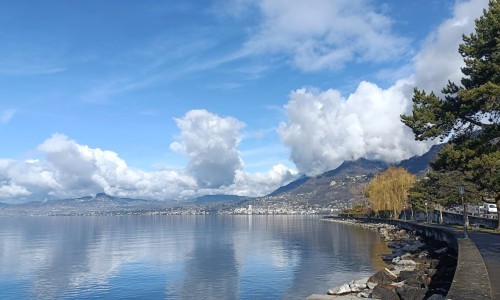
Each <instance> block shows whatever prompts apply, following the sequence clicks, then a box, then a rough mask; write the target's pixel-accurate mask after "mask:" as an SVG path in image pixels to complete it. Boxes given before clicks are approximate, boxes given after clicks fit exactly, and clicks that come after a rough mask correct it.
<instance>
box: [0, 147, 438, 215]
mask: <svg viewBox="0 0 500 300" xmlns="http://www.w3.org/2000/svg"><path fill="white" fill-rule="evenodd" d="M441 148H442V145H435V146H433V147H432V148H431V149H430V150H429V151H428V152H427V153H425V154H423V155H421V156H414V157H412V158H409V159H406V160H404V161H402V162H400V163H398V164H395V165H393V166H395V167H403V168H405V169H407V170H408V171H409V172H410V173H412V174H415V175H417V176H419V177H422V176H424V175H425V174H426V173H427V172H428V170H429V163H430V162H431V161H433V160H434V159H435V157H436V155H437V154H438V153H439V151H440V149H441ZM389 166H390V165H389V164H387V163H385V162H383V161H379V160H368V159H365V158H360V159H357V160H354V161H345V162H344V163H342V164H341V165H340V166H339V167H338V168H336V169H334V170H330V171H327V172H325V173H323V174H320V175H317V176H313V177H310V176H305V175H304V176H301V177H300V178H298V179H297V180H295V181H292V182H290V183H288V184H287V185H284V186H282V187H280V188H278V189H276V190H275V191H274V192H272V193H270V194H269V195H266V196H263V197H257V198H249V197H241V196H236V195H206V196H202V197H197V198H194V199H190V200H183V201H158V200H142V199H130V198H120V197H114V196H110V195H106V194H104V193H100V194H97V195H91V196H86V197H80V198H73V199H62V200H51V201H43V202H42V201H31V202H26V203H21V204H5V203H0V215H19V214H21V215H86V214H88V215H96V214H97V215H98V214H101V213H103V212H106V213H116V214H127V213H129V212H138V211H155V210H157V211H159V210H162V211H165V210H171V211H174V210H175V209H178V208H179V207H191V208H196V207H210V210H211V211H214V210H216V208H217V207H226V208H227V207H230V206H231V205H233V206H234V205H238V206H248V205H252V204H253V205H259V204H260V205H262V204H263V203H265V204H266V205H273V204H283V203H288V204H295V205H300V204H302V205H304V204H305V205H309V206H310V205H312V206H318V207H327V206H328V207H331V208H345V207H348V206H350V204H351V203H352V201H355V199H356V198H357V197H360V196H361V194H362V190H363V187H364V185H366V184H367V183H368V182H369V181H370V179H371V178H372V177H373V176H374V175H375V174H376V173H378V172H380V171H383V170H385V169H387V168H388V167H389Z"/></svg>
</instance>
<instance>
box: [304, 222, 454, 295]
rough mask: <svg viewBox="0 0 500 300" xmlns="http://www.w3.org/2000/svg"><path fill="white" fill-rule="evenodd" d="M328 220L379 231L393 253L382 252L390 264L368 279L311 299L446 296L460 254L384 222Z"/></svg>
mask: <svg viewBox="0 0 500 300" xmlns="http://www.w3.org/2000/svg"><path fill="white" fill-rule="evenodd" d="M324 220H325V221H331V222H340V223H347V224H352V225H356V226H363V227H365V228H369V229H372V230H376V231H378V232H379V234H380V236H381V237H382V239H383V240H384V241H386V242H387V246H388V247H389V248H390V249H391V250H392V253H391V254H381V257H382V259H383V260H384V261H385V262H386V263H387V264H388V267H387V268H385V269H383V270H380V271H378V272H377V273H375V274H374V275H372V276H371V277H368V278H364V279H360V280H353V281H351V282H348V283H345V284H343V285H342V286H339V287H334V288H331V289H329V290H328V291H327V293H326V294H313V295H311V296H309V297H307V300H325V299H335V300H341V299H345V300H347V299H362V298H374V299H390V300H392V299H394V300H399V299H403V300H421V299H431V300H439V299H445V296H446V294H447V293H448V290H449V288H450V286H451V283H452V280H453V275H454V273H455V268H456V263H457V261H456V253H453V250H452V249H449V248H448V247H447V245H446V244H444V243H442V242H438V241H435V240H423V239H422V238H421V237H419V236H416V235H415V234H414V233H412V232H407V231H405V230H402V229H399V228H398V227H396V226H393V225H389V224H384V223H368V222H361V221H358V220H352V219H339V218H335V219H324Z"/></svg>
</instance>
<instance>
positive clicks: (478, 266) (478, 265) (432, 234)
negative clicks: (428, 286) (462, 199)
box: [359, 216, 496, 300]
mask: <svg viewBox="0 0 500 300" xmlns="http://www.w3.org/2000/svg"><path fill="white" fill-rule="evenodd" d="M452 217H455V216H452ZM481 219H483V218H481ZM359 220H361V221H364V222H373V223H381V222H384V223H388V224H392V225H396V226H398V227H400V228H403V229H405V230H409V231H415V232H416V233H417V234H419V235H422V236H425V237H428V238H433V239H436V240H438V241H442V242H446V243H447V244H448V246H449V247H452V248H454V249H455V250H456V251H457V253H458V258H457V269H456V271H455V276H454V277H453V284H452V285H451V288H450V290H449V292H448V295H447V296H446V299H477V300H483V299H485V300H486V299H491V295H492V292H491V281H490V279H489V276H488V271H487V269H486V265H485V264H484V261H483V258H482V256H481V254H480V253H479V250H478V249H477V247H476V245H475V244H474V242H472V240H470V239H464V238H462V233H461V232H455V231H453V230H451V229H448V228H443V227H435V226H430V225H427V224H421V223H420V224H419V223H412V222H407V221H400V220H384V219H370V218H362V219H359ZM469 221H470V223H472V224H473V222H474V221H475V218H474V219H469ZM495 221H496V220H495ZM462 224H463V222H462Z"/></svg>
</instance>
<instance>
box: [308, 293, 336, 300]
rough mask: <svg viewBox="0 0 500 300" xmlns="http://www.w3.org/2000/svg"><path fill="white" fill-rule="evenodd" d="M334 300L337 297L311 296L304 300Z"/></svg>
mask: <svg viewBox="0 0 500 300" xmlns="http://www.w3.org/2000/svg"><path fill="white" fill-rule="evenodd" d="M334 299H337V297H335V296H330V295H324V294H312V295H310V296H308V297H307V298H306V300H334Z"/></svg>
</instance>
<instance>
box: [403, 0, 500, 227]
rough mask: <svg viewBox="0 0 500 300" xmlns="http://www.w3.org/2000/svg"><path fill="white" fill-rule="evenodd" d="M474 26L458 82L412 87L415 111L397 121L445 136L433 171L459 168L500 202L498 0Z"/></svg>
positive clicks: (424, 134) (463, 48) (420, 135)
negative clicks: (438, 86) (434, 88)
mask: <svg viewBox="0 0 500 300" xmlns="http://www.w3.org/2000/svg"><path fill="white" fill-rule="evenodd" d="M475 25H476V27H475V32H474V33H472V34H470V35H464V36H463V43H462V44H461V45H460V46H459V49H458V51H459V53H460V54H461V55H462V57H463V59H464V62H465V67H463V68H462V69H461V71H462V73H463V75H464V76H463V78H462V80H461V85H458V84H455V83H453V82H448V85H447V86H446V87H444V88H443V89H442V95H443V96H437V95H436V94H435V93H434V92H430V93H427V92H425V91H423V90H418V89H417V88H416V89H415V90H414V95H413V112H412V114H411V115H402V116H401V119H402V121H403V123H404V124H406V125H407V126H408V127H410V128H411V129H412V130H413V133H414V134H415V138H416V139H417V140H428V139H436V138H440V139H441V140H444V139H449V143H448V144H447V145H446V146H445V147H444V148H443V150H442V151H441V153H440V154H439V155H438V157H437V159H436V161H435V162H434V163H433V164H432V167H433V168H434V170H436V171H437V172H443V173H445V172H459V173H460V176H461V177H462V178H463V179H464V180H466V181H469V182H471V183H472V184H474V185H477V186H478V187H479V190H480V191H481V192H482V193H483V194H485V195H487V197H486V198H487V199H488V198H489V199H493V200H494V201H495V202H496V203H497V205H498V206H500V171H499V170H500V1H499V0H491V1H490V2H489V8H488V10H484V12H483V16H481V17H480V18H479V19H477V20H476V23H475ZM457 200H458V197H457ZM499 217H500V212H499ZM498 226H499V229H500V222H499V225H498Z"/></svg>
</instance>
